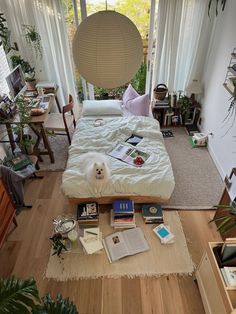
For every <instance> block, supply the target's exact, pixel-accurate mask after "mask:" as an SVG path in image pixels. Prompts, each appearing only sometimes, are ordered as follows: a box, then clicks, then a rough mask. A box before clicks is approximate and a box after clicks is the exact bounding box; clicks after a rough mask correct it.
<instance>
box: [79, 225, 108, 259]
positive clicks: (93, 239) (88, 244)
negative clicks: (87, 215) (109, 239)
mask: <svg viewBox="0 0 236 314" xmlns="http://www.w3.org/2000/svg"><path fill="white" fill-rule="evenodd" d="M79 239H80V242H81V244H82V246H83V248H84V251H85V253H86V254H93V253H96V252H98V251H100V250H102V249H103V244H102V233H101V232H100V231H99V228H86V229H84V236H83V237H80V238H79Z"/></svg>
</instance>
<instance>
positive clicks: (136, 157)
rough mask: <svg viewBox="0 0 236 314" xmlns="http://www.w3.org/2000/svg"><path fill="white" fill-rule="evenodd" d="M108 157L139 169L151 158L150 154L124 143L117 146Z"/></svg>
mask: <svg viewBox="0 0 236 314" xmlns="http://www.w3.org/2000/svg"><path fill="white" fill-rule="evenodd" d="M108 155H109V156H112V157H114V158H117V159H120V160H122V161H124V162H127V163H128V164H131V165H134V166H138V167H141V166H142V165H143V164H144V163H145V161H146V160H147V159H148V158H149V157H150V155H149V154H147V153H145V152H143V151H140V150H138V149H136V148H133V147H131V146H130V145H127V144H123V143H119V144H117V145H116V147H115V148H113V149H112V150H111V151H110V152H108Z"/></svg>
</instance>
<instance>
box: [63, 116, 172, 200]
mask: <svg viewBox="0 0 236 314" xmlns="http://www.w3.org/2000/svg"><path fill="white" fill-rule="evenodd" d="M103 119H104V125H103V126H99V127H94V121H95V118H88V117H86V118H81V119H80V120H79V121H78V124H77V127H76V130H75V132H74V135H73V138H72V144H71V146H70V148H69V159H68V162H67V167H66V170H65V171H64V173H63V180H62V181H63V182H62V190H63V191H64V193H65V195H66V196H68V197H72V198H87V197H101V196H116V195H122V194H123V195H127V194H132V195H142V196H155V197H161V198H163V199H169V198H170V196H171V194H172V192H173V189H174V185H175V182H174V176H173V172H172V167H171V163H170V159H169V156H168V154H167V152H166V149H165V145H164V140H163V137H162V133H161V132H160V126H159V123H158V121H156V120H155V119H153V118H149V117H140V116H138V117H137V116H123V117H109V118H108V117H106V118H105V117H103ZM132 134H136V135H140V136H142V137H143V139H142V140H141V142H140V143H139V144H138V145H137V146H136V147H137V148H138V149H140V150H142V151H146V152H147V153H149V154H150V155H151V156H150V157H149V158H148V160H147V161H146V162H145V164H144V165H143V166H142V167H140V168H139V167H136V166H133V165H129V164H126V163H125V162H123V161H120V160H117V159H115V158H113V157H110V156H107V158H108V160H109V167H110V169H111V173H112V176H111V182H110V184H108V185H107V186H106V187H105V189H104V190H103V192H102V194H100V193H95V192H94V189H93V188H92V187H91V186H90V185H89V183H88V182H87V181H86V177H85V173H84V171H83V169H82V167H81V165H80V164H79V162H78V156H80V155H81V154H83V153H85V152H89V151H98V152H102V153H107V152H108V151H110V150H111V149H112V148H114V147H115V146H116V144H117V143H119V142H123V141H125V140H126V139H127V138H128V137H129V136H131V135H132Z"/></svg>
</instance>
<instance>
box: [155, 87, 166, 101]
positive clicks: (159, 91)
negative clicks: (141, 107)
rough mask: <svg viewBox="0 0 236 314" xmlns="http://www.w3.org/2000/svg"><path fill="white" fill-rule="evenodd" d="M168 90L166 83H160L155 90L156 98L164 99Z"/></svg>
mask: <svg viewBox="0 0 236 314" xmlns="http://www.w3.org/2000/svg"><path fill="white" fill-rule="evenodd" d="M167 92H168V88H167V86H166V85H165V84H158V85H157V86H156V87H155V88H154V90H153V93H154V98H155V99H158V100H163V99H164V98H165V97H166V94H167Z"/></svg>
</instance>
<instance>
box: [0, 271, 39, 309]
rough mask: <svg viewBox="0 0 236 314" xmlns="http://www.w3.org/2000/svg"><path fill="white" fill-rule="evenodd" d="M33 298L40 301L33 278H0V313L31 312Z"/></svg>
mask: <svg viewBox="0 0 236 314" xmlns="http://www.w3.org/2000/svg"><path fill="white" fill-rule="evenodd" d="M35 300H37V301H40V299H39V295H38V290H37V287H36V282H35V280H34V279H33V278H29V279H25V280H21V279H17V278H15V277H14V276H13V277H10V278H7V279H4V278H0V314H3V313H9V314H10V313H11V314H19V313H22V314H25V313H26V314H27V313H31V312H30V309H32V308H33V307H34V301H35Z"/></svg>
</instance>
